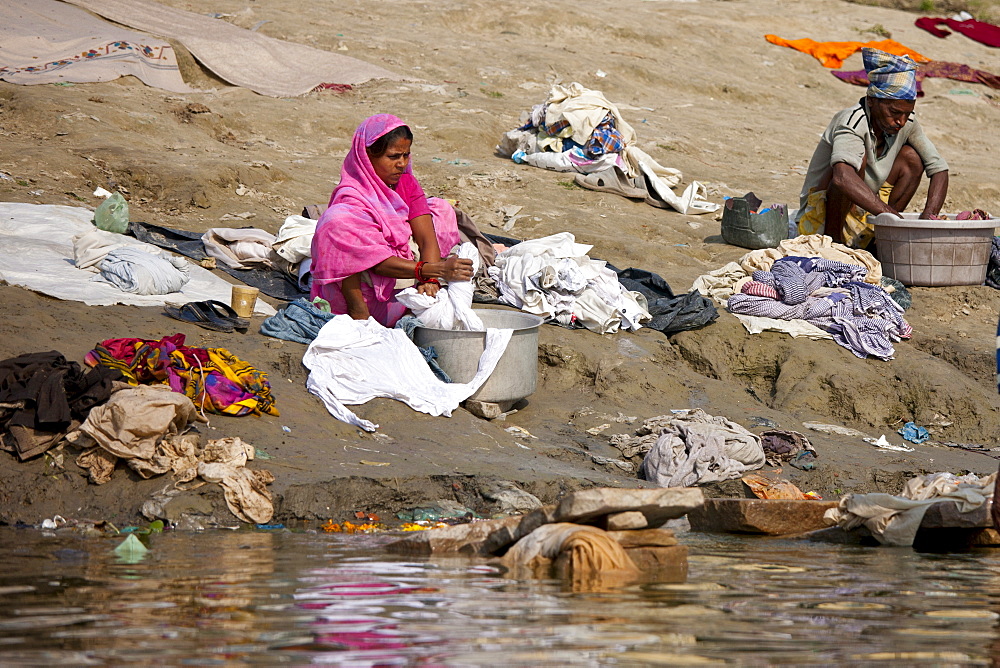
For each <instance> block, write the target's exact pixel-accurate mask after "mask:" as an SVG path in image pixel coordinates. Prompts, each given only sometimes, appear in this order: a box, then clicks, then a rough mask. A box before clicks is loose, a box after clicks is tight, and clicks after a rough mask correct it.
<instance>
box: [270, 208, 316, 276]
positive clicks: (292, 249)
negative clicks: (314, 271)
mask: <svg viewBox="0 0 1000 668" xmlns="http://www.w3.org/2000/svg"><path fill="white" fill-rule="evenodd" d="M317 222H318V221H315V220H313V219H311V218H306V217H305V216H289V217H288V218H285V222H284V223H282V225H281V227H280V228H279V229H278V236H277V237H275V239H274V243H273V244H272V248H274V252H275V253H277V254H278V255H280V256H281V257H283V258H285V259H286V260H288V261H289V262H291V263H292V264H298V263H299V262H302V261H303V260H305V259H307V258H311V257H312V240H313V235H314V234H316V223H317Z"/></svg>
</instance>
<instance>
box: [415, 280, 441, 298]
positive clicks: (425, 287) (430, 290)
mask: <svg viewBox="0 0 1000 668" xmlns="http://www.w3.org/2000/svg"><path fill="white" fill-rule="evenodd" d="M440 289H441V286H440V285H438V284H437V283H417V292H418V293H419V294H422V295H427V296H428V297H433V296H434V295H436V294H437V293H438V290H440Z"/></svg>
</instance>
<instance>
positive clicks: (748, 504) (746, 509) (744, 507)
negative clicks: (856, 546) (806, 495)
mask: <svg viewBox="0 0 1000 668" xmlns="http://www.w3.org/2000/svg"><path fill="white" fill-rule="evenodd" d="M837 503H838V502H837V501H802V500H794V501H793V500H788V499H706V500H705V503H704V504H703V505H702V506H701V507H699V508H695V509H693V510H692V511H691V512H689V513H688V521H689V522H690V523H691V530H692V531H713V532H722V533H750V534H766V535H769V536H783V535H788V534H797V533H805V532H807V531H815V530H817V529H823V528H826V527H827V526H829V525H828V524H827V523H826V521H825V520H824V519H823V513H825V512H826V511H827V509H829V508H834V507H836V506H837Z"/></svg>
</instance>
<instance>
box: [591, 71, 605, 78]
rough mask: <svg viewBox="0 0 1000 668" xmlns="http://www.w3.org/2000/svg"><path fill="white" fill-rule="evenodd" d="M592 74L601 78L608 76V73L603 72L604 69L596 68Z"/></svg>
mask: <svg viewBox="0 0 1000 668" xmlns="http://www.w3.org/2000/svg"><path fill="white" fill-rule="evenodd" d="M594 76H595V77H600V78H602V79H603V78H604V77H606V76H608V73H607V72H605V71H604V70H597V71H596V72H594Z"/></svg>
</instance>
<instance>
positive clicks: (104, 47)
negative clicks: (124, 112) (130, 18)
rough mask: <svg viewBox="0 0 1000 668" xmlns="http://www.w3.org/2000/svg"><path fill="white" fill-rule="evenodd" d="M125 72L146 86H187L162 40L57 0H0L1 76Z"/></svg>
mask: <svg viewBox="0 0 1000 668" xmlns="http://www.w3.org/2000/svg"><path fill="white" fill-rule="evenodd" d="M127 75H132V76H134V77H137V78H138V79H140V80H141V81H142V82H143V83H145V84H146V85H147V86H154V87H156V88H163V89H165V90H169V91H173V92H176V93H186V92H190V91H191V88H189V87H188V86H187V85H186V84H185V83H184V79H183V78H181V73H180V70H179V69H178V67H177V58H176V56H175V54H174V50H173V48H172V47H171V46H170V45H169V44H167V43H166V42H163V41H161V40H158V39H154V38H151V37H150V36H149V35H143V34H140V33H137V32H132V31H131V30H126V29H125V28H122V27H120V26H115V25H112V24H110V23H107V22H106V21H102V20H101V19H99V18H97V17H95V16H92V15H90V14H88V13H87V12H85V11H83V10H82V9H77V8H76V7H71V6H69V5H67V4H65V3H62V2H57V0H0V79H2V80H4V81H9V82H10V83H15V84H48V83H61V82H73V83H90V82H96V81H111V80H113V79H117V78H118V77H121V76H127Z"/></svg>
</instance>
